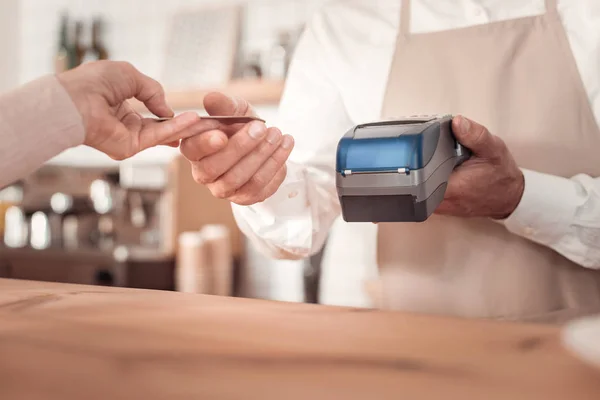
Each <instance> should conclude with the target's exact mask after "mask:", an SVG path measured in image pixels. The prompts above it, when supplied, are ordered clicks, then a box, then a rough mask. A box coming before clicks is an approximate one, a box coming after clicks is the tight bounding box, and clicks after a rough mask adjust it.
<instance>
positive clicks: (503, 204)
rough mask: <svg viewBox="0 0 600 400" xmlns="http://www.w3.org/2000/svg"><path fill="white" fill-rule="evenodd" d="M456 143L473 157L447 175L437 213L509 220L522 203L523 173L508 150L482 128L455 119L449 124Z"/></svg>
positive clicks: (467, 121) (465, 119) (463, 118)
mask: <svg viewBox="0 0 600 400" xmlns="http://www.w3.org/2000/svg"><path fill="white" fill-rule="evenodd" d="M452 128H453V131H454V135H455V136H456V138H457V140H458V141H459V142H460V143H461V144H463V145H464V146H466V147H467V148H469V149H470V150H471V151H472V152H473V156H472V157H471V158H470V159H469V160H468V161H466V162H465V163H464V164H463V165H461V166H460V167H458V168H457V169H456V170H455V172H454V173H453V174H452V175H451V176H450V180H449V181H448V188H447V189H446V195H445V197H444V201H443V202H442V204H440V207H439V208H438V209H437V210H436V213H439V214H446V215H454V216H458V217H488V218H493V219H504V218H507V217H509V216H510V215H511V214H512V213H513V211H514V210H515V209H516V207H517V206H518V205H519V202H520V201H521V197H522V195H523V190H524V186H525V183H524V177H523V173H522V172H521V170H520V169H519V167H518V166H517V163H516V162H515V160H514V158H513V157H512V155H511V153H510V151H509V150H508V148H507V147H506V145H505V144H504V142H503V141H502V139H500V138H499V137H497V136H494V135H492V134H490V132H489V131H488V130H487V129H486V128H485V127H484V126H482V125H480V124H478V123H476V122H474V121H471V120H469V119H467V118H465V117H462V116H458V117H456V118H454V120H453V121H452Z"/></svg>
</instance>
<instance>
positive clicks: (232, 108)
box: [204, 92, 257, 135]
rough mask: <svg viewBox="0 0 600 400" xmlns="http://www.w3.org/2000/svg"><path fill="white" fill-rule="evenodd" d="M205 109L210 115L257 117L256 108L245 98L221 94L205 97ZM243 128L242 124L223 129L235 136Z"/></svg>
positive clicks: (214, 93)
mask: <svg viewBox="0 0 600 400" xmlns="http://www.w3.org/2000/svg"><path fill="white" fill-rule="evenodd" d="M204 109H205V110H206V112H207V113H208V115H229V116H236V117H256V116H257V115H256V112H255V111H254V108H252V106H251V105H250V103H248V101H246V100H245V99H243V98H240V97H229V96H226V95H224V94H223V93H219V92H212V93H209V94H207V95H206V96H204ZM242 127H243V125H242V124H229V125H223V126H222V127H221V128H220V129H222V130H223V131H224V132H225V133H227V134H228V135H233V134H235V133H236V132H237V131H238V130H240V129H241V128H242Z"/></svg>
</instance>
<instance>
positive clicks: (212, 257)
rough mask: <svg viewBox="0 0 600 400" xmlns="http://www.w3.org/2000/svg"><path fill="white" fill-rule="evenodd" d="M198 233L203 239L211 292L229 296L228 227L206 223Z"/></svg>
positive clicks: (230, 281) (231, 263) (231, 255)
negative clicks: (209, 272)
mask: <svg viewBox="0 0 600 400" xmlns="http://www.w3.org/2000/svg"><path fill="white" fill-rule="evenodd" d="M200 233H201V234H202V238H203V239H204V246H205V255H206V265H207V266H208V267H209V269H210V271H211V275H212V290H211V294H214V295H217V296H231V295H232V292H233V253H232V249H231V235H230V232H229V229H228V228H227V227H226V226H224V225H206V226H204V228H202V230H201V231H200Z"/></svg>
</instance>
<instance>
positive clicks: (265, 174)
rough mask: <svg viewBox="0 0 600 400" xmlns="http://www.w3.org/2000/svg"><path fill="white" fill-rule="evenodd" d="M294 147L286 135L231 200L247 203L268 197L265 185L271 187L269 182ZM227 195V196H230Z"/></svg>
mask: <svg viewBox="0 0 600 400" xmlns="http://www.w3.org/2000/svg"><path fill="white" fill-rule="evenodd" d="M293 147H294V139H293V138H292V137H291V136H289V135H286V136H284V137H283V139H282V141H281V145H280V146H279V148H278V149H277V150H276V151H275V152H274V153H273V154H272V155H271V156H270V157H269V158H268V159H267V160H266V161H265V162H264V163H263V164H262V166H261V167H260V168H259V169H258V171H257V172H256V173H254V174H253V175H252V177H251V178H250V179H249V180H248V181H247V182H246V183H245V184H244V185H243V186H242V187H241V188H239V189H238V190H237V191H235V193H234V194H232V195H231V196H234V197H233V199H232V200H235V202H236V203H237V204H242V205H247V204H248V203H250V204H252V203H254V202H257V201H263V200H264V199H265V198H266V197H270V196H271V195H272V194H273V193H274V192H275V190H276V189H275V190H273V192H272V193H269V191H267V192H265V189H266V188H267V187H269V188H271V186H270V185H271V182H273V180H274V179H275V178H276V176H277V174H278V173H279V172H280V170H281V169H282V168H283V167H284V166H285V163H286V162H287V160H288V157H289V156H290V153H291V152H292V149H293ZM231 196H228V197H231Z"/></svg>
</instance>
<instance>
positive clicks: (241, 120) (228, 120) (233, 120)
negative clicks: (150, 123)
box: [155, 115, 266, 125]
mask: <svg viewBox="0 0 600 400" xmlns="http://www.w3.org/2000/svg"><path fill="white" fill-rule="evenodd" d="M171 119H172V118H158V119H155V121H157V122H164V121H169V120H171ZM200 119H201V120H213V121H218V122H220V123H222V124H227V125H229V124H247V123H250V122H252V121H260V122H263V123H264V122H266V121H265V120H264V119H261V118H258V117H254V116H235V115H203V116H200Z"/></svg>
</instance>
